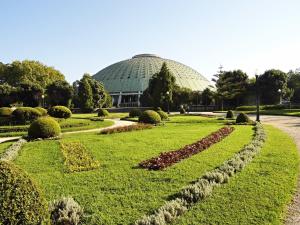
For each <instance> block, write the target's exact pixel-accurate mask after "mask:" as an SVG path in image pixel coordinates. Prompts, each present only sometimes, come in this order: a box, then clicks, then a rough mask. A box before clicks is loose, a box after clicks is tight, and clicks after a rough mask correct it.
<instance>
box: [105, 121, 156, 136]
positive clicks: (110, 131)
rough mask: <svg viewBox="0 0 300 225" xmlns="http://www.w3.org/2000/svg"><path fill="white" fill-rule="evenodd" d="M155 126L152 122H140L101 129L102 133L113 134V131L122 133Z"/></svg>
mask: <svg viewBox="0 0 300 225" xmlns="http://www.w3.org/2000/svg"><path fill="white" fill-rule="evenodd" d="M151 128H153V126H152V125H150V124H144V123H138V124H133V125H128V126H123V127H113V128H106V129H103V130H102V131H100V134H113V133H121V132H129V131H135V130H144V129H151Z"/></svg>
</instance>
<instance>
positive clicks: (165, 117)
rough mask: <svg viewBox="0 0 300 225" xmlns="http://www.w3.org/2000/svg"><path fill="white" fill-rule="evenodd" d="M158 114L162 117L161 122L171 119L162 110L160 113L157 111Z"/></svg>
mask: <svg viewBox="0 0 300 225" xmlns="http://www.w3.org/2000/svg"><path fill="white" fill-rule="evenodd" d="M156 112H157V113H158V115H159V116H160V118H161V120H167V119H169V116H168V114H167V113H166V112H164V111H162V110H159V111H156Z"/></svg>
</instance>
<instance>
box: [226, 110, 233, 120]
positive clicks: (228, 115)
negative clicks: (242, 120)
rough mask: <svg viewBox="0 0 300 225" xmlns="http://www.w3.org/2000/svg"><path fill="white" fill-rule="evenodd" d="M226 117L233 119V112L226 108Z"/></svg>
mask: <svg viewBox="0 0 300 225" xmlns="http://www.w3.org/2000/svg"><path fill="white" fill-rule="evenodd" d="M226 118H227V119H233V118H234V114H233V112H232V111H231V110H228V111H227V113H226Z"/></svg>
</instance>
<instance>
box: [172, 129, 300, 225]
mask: <svg viewBox="0 0 300 225" xmlns="http://www.w3.org/2000/svg"><path fill="white" fill-rule="evenodd" d="M266 131H267V135H268V139H267V141H266V143H265V145H264V147H263V148H262V150H261V152H260V153H259V155H258V156H257V157H256V158H255V159H254V161H253V162H252V163H250V164H249V165H248V166H247V167H246V168H245V169H244V170H243V171H242V172H241V173H239V174H238V175H237V176H235V177H233V178H232V179H231V180H230V182H229V183H228V184H226V185H224V186H223V187H222V188H216V189H215V190H214V193H213V195H212V196H211V197H210V198H208V199H207V200H205V201H204V202H202V203H199V204H198V205H197V206H195V207H194V208H193V209H191V210H190V211H189V212H187V213H186V214H185V215H184V216H183V217H181V218H180V219H179V220H177V222H176V223H175V224H177V225H179V224H180V225H181V224H245V225H249V224H261V225H262V224H272V225H274V224H282V222H283V221H282V218H284V216H285V211H286V206H287V204H288V203H289V202H290V200H291V198H292V194H293V193H294V190H295V187H296V178H297V173H298V168H299V156H298V152H297V149H296V146H295V144H294V141H293V140H292V138H291V137H289V136H288V135H287V134H285V133H283V132H282V131H280V130H278V129H276V128H273V127H271V126H267V127H266Z"/></svg>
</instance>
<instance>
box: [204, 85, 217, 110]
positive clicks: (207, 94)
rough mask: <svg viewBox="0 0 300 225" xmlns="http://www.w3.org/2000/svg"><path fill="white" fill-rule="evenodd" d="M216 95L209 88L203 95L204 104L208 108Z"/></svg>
mask: <svg viewBox="0 0 300 225" xmlns="http://www.w3.org/2000/svg"><path fill="white" fill-rule="evenodd" d="M214 95H215V93H214V92H213V91H212V90H210V89H209V88H205V89H204V90H203V92H202V93H201V100H202V104H203V105H205V106H208V105H210V104H211V103H213V101H214Z"/></svg>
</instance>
